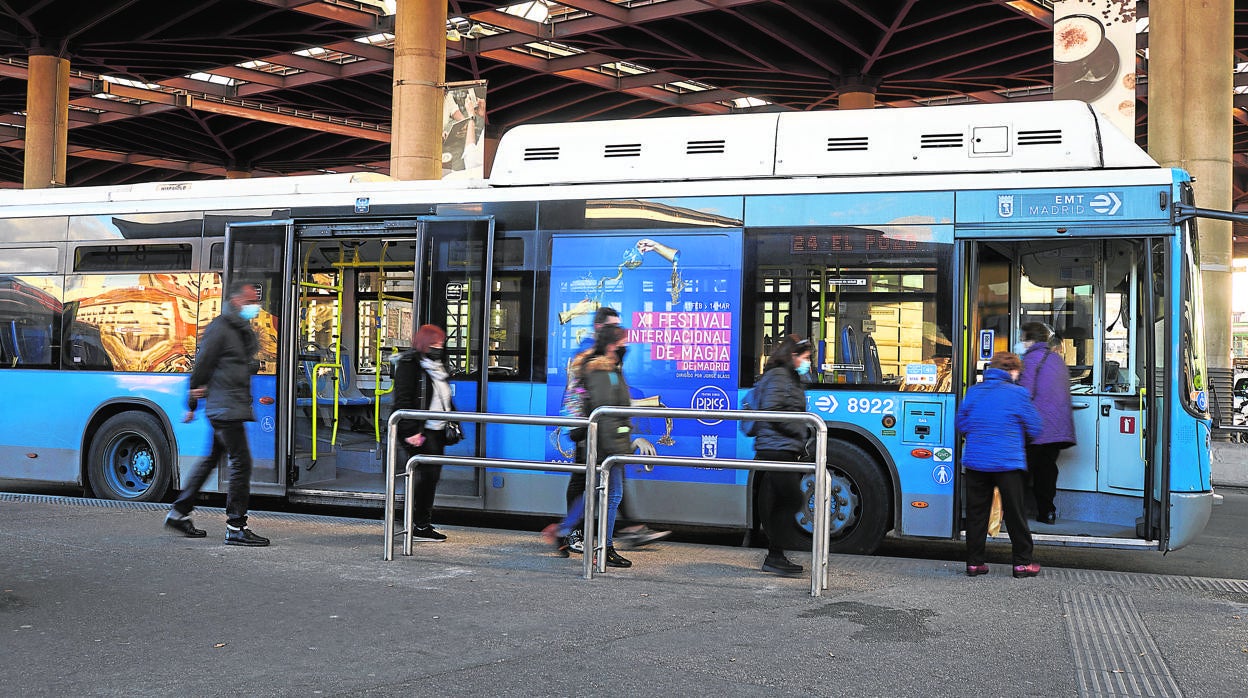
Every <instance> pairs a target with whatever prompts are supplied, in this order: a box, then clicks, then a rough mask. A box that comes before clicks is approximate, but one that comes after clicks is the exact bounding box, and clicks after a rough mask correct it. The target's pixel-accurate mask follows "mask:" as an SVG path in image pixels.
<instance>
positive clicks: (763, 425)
mask: <svg viewBox="0 0 1248 698" xmlns="http://www.w3.org/2000/svg"><path fill="white" fill-rule="evenodd" d="M810 354H811V344H810V340H808V339H801V338H799V337H798V336H797V335H793V334H790V335H787V336H785V338H784V339H783V340H782V341H780V342H779V343H778V344H776V346H775V348H774V349H772V351H771V355H770V356H769V357H768V358H767V365H766V366H765V368H764V371H763V375H762V377H761V378H759V379H758V382H757V383H755V385H754V401H755V403H756V404H754V405H753V407H754V409H757V410H767V411H775V412H805V411H806V391H805V390H804V389H803V388H802V382H801V380H802V376H803V375H806V374H808V373H810ZM753 433H754V460H770V461H782V462H790V463H796V462H798V461H800V460H801V459H802V456H803V454H804V453H805V452H806V440H807V438H808V437H809V436H810V427H808V426H806V425H805V424H799V423H796V422H768V421H761V420H760V421H758V422H756V423H755V425H754V429H753ZM756 479H757V480H758V512H759V522H760V523H761V524H762V528H763V533H765V534H766V535H767V557H766V559H764V560H763V571H764V572H771V573H773V574H797V573H799V572H801V571H802V566H801V565H799V564H797V563H795V562H790V561H789V559H788V558H787V557H785V555H784V549H783V548H782V547H781V541H782V540H783V537H784V536H785V534H786V533H787V530H788V529H789V528H791V527H792V526H793V525H794V524H793V518H792V515H793V512H795V511H796V510H797V508H798V507H799V506H800V505H801V488H802V485H801V483H802V475H801V473H790V472H779V471H759V472H758V475H757V477H756Z"/></svg>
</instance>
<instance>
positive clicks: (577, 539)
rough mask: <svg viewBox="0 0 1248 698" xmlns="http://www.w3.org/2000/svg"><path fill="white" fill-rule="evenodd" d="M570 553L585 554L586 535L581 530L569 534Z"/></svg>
mask: <svg viewBox="0 0 1248 698" xmlns="http://www.w3.org/2000/svg"><path fill="white" fill-rule="evenodd" d="M568 551H569V552H573V553H583V552H585V534H584V533H581V529H579V528H578V529H576V530H574V531H572V532H571V533H569V534H568Z"/></svg>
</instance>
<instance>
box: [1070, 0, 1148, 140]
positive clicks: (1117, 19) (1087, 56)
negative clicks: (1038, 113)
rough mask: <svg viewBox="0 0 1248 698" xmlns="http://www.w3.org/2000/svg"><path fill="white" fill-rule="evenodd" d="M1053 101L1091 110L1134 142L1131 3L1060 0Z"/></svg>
mask: <svg viewBox="0 0 1248 698" xmlns="http://www.w3.org/2000/svg"><path fill="white" fill-rule="evenodd" d="M1053 9H1054V21H1053V98H1054V99H1077V100H1080V101H1083V102H1087V103H1089V104H1091V105H1093V106H1094V107H1095V108H1096V109H1097V111H1099V112H1100V113H1101V114H1103V115H1104V116H1106V117H1107V118H1108V119H1109V120H1110V121H1111V122H1113V124H1114V125H1115V126H1117V127H1118V128H1119V130H1121V131H1122V132H1123V133H1125V134H1127V135H1128V136H1129V137H1131V138H1132V139H1134V138H1135V17H1136V11H1135V0H1058V2H1055V3H1054V8H1053Z"/></svg>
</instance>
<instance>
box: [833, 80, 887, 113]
mask: <svg viewBox="0 0 1248 698" xmlns="http://www.w3.org/2000/svg"><path fill="white" fill-rule="evenodd" d="M879 86H880V81H879V79H877V78H873V77H871V76H870V75H862V74H859V75H846V76H844V77H843V78H842V82H841V84H839V85H837V87H836V91H837V93H838V95H837V99H836V108H837V109H874V108H875V92H876V90H877V89H878V88H879Z"/></svg>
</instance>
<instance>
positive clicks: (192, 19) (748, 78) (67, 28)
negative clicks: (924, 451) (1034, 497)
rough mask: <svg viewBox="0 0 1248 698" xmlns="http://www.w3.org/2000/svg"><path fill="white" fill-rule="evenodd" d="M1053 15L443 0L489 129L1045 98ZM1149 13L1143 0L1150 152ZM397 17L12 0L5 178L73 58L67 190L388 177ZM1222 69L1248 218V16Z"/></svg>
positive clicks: (4, 60) (3, 33)
mask: <svg viewBox="0 0 1248 698" xmlns="http://www.w3.org/2000/svg"><path fill="white" fill-rule="evenodd" d="M404 1H410V0H404ZM1052 5H1053V4H1052V2H1051V1H1050V0H941V1H940V2H930V1H928V2H921V1H919V0H558V1H556V0H524V1H522V2H518V3H512V4H500V2H498V1H497V0H449V2H448V15H449V20H448V22H447V37H448V43H447V68H446V79H447V81H448V82H458V81H469V80H485V81H487V85H488V95H487V100H486V104H487V115H486V118H487V134H488V135H491V136H497V135H499V134H501V133H502V132H503V131H505V130H506V129H507V128H509V127H511V126H514V125H518V124H523V123H536V122H555V121H584V120H596V119H620V118H644V117H652V116H677V115H684V114H720V113H730V112H734V111H748V110H817V109H833V108H835V107H836V103H837V98H838V96H839V94H840V93H841V92H842V91H861V90H862V89H864V87H865V88H868V89H871V90H874V91H875V93H876V102H877V105H878V107H880V108H886V107H922V106H926V105H937V104H960V103H973V102H1005V101H1019V100H1022V101H1028V100H1048V99H1051V98H1052V81H1053V66H1052V22H1053V9H1052ZM1237 5H1238V3H1237ZM71 7H72V8H74V9H72V10H71V9H70V8H71ZM1147 10H1148V3H1147V2H1145V1H1143V0H1141V1H1140V2H1139V3H1138V13H1139V15H1140V19H1139V20H1138V25H1137V28H1138V29H1139V33H1138V34H1137V37H1138V38H1137V43H1138V47H1137V48H1138V50H1137V73H1138V74H1139V75H1140V79H1139V80H1138V83H1137V104H1136V107H1137V123H1136V140H1137V142H1139V143H1141V144H1142V145H1144V146H1147V124H1146V120H1147V107H1148V104H1147V70H1148V65H1147V45H1148V33H1147ZM392 11H393V0H199V1H198V2H169V1H168V0H94V1H93V2H90V3H65V2H56V1H54V0H6V1H5V2H2V3H0V187H20V186H21V182H22V169H23V167H22V159H23V146H24V142H23V135H24V124H25V113H24V112H25V108H26V84H27V74H28V63H29V60H30V54H31V52H32V51H35V52H45V53H50V54H54V55H59V56H63V57H65V58H67V59H68V60H69V62H70V71H71V72H70V114H69V120H70V121H69V127H70V130H69V148H68V150H69V152H68V173H67V179H68V182H67V184H68V185H69V186H89V185H102V184H124V183H132V182H147V181H163V180H172V179H206V178H220V177H223V176H224V175H225V173H226V171H227V170H240V171H246V172H250V173H251V174H252V175H253V176H275V175H288V174H312V173H316V172H359V171H370V172H381V173H385V172H387V171H388V167H389V162H388V161H389V149H390V146H389V138H390V126H391V125H390V111H391V81H392V69H393V42H394V35H393V26H394V22H393V16H392V14H391V13H392ZM1235 62H1236V63H1237V65H1238V66H1239V67H1238V68H1237V73H1236V81H1235V84H1236V95H1235V96H1234V99H1235V112H1234V118H1235V132H1234V133H1235V138H1234V140H1235V142H1234V153H1235V171H1236V176H1235V201H1236V204H1237V205H1240V206H1243V207H1245V208H1248V94H1241V92H1246V93H1248V8H1244V9H1240V8H1239V7H1236V9H1235ZM1242 240H1243V238H1242V237H1241V241H1242ZM1241 244H1248V243H1241Z"/></svg>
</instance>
